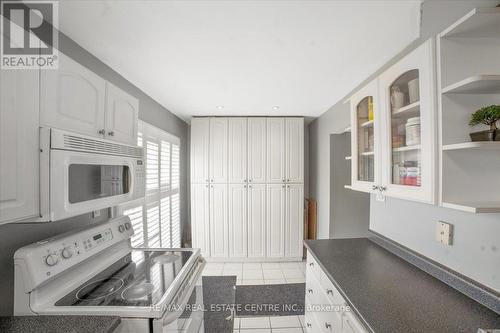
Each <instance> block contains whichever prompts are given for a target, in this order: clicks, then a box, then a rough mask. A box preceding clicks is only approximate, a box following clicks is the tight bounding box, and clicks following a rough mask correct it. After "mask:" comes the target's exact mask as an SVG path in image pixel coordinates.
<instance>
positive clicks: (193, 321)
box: [153, 257, 205, 333]
mask: <svg viewBox="0 0 500 333" xmlns="http://www.w3.org/2000/svg"><path fill="white" fill-rule="evenodd" d="M204 267H205V260H204V259H202V258H201V257H200V259H199V260H198V264H197V265H196V266H195V267H194V268H193V270H195V271H194V272H193V274H190V277H189V278H187V280H188V281H185V284H184V285H183V286H182V287H181V288H180V290H179V292H178V295H176V297H175V298H176V299H177V301H176V302H173V303H172V304H171V305H170V306H168V307H167V311H166V312H165V314H164V315H163V317H162V318H160V319H155V320H153V333H176V332H182V333H203V332H204V326H203V318H204V304H203V286H202V282H201V278H200V277H201V273H202V271H203V268H204Z"/></svg>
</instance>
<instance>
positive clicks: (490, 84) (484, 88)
mask: <svg viewBox="0 0 500 333" xmlns="http://www.w3.org/2000/svg"><path fill="white" fill-rule="evenodd" d="M442 93H443V94H500V75H474V76H471V77H468V78H466V79H464V80H462V81H460V82H457V83H454V84H451V85H449V86H447V87H445V88H443V90H442Z"/></svg>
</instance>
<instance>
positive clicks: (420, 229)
mask: <svg viewBox="0 0 500 333" xmlns="http://www.w3.org/2000/svg"><path fill="white" fill-rule="evenodd" d="M498 3H500V1H498V0H494V1H488V0H471V1H426V2H424V3H423V8H422V10H423V12H422V30H421V39H420V40H418V41H416V42H415V43H413V44H412V45H410V46H409V47H408V49H406V50H404V51H403V52H401V54H399V55H395V57H394V59H392V60H391V61H390V62H388V63H387V64H386V65H385V66H384V67H383V68H381V69H380V70H379V71H377V72H376V73H374V74H373V75H372V76H371V77H369V78H367V79H366V80H365V82H363V83H362V84H360V86H359V87H361V86H363V85H364V84H366V83H367V82H369V81H370V80H371V79H372V78H374V77H375V76H377V75H379V74H380V73H381V72H382V71H383V70H385V69H386V68H387V67H389V66H391V65H392V64H393V63H394V62H396V61H397V60H398V59H400V58H401V57H402V56H403V55H404V54H406V53H407V52H408V51H409V50H410V49H412V48H413V47H414V46H416V45H418V44H419V43H420V42H422V41H423V40H425V39H427V38H429V37H432V36H434V35H435V34H437V33H439V32H440V31H442V30H444V29H445V28H446V27H447V26H449V25H450V24H451V23H453V22H454V21H456V20H457V19H458V18H460V17H462V16H463V15H464V14H466V13H467V12H468V11H470V10H471V9H472V8H475V7H481V6H489V7H492V6H495V5H497V4H498ZM359 87H357V88H356V89H353V91H356V90H357V89H358V88H359ZM348 113H349V110H348V107H347V105H344V104H342V102H339V103H337V104H336V105H334V106H333V107H332V108H330V109H329V110H328V111H327V112H325V113H324V114H323V115H321V116H320V117H319V118H318V119H316V121H314V122H313V123H312V124H311V125H310V128H309V130H310V137H311V143H310V144H311V165H310V178H311V190H310V195H311V197H316V199H317V201H318V223H319V226H318V229H319V230H320V236H321V237H322V238H326V237H328V235H330V237H332V236H335V233H334V234H333V235H331V233H330V228H331V226H330V224H331V221H329V220H328V214H329V209H328V207H327V205H328V204H329V203H330V200H331V198H330V191H329V188H328V186H329V185H328V184H329V183H330V182H328V183H327V184H325V183H326V182H325V181H324V180H325V179H328V178H326V177H328V169H329V165H328V159H327V158H325V156H328V155H325V154H327V153H328V143H329V134H331V133H340V132H341V131H342V129H343V128H344V127H346V126H348V124H349V119H348ZM333 200H335V198H333ZM437 220H444V221H448V222H450V223H452V224H454V227H455V240H454V245H453V246H449V247H444V246H441V245H439V244H438V243H436V242H435V241H434V227H435V222H436V221H437ZM370 228H371V229H372V230H374V231H377V232H379V233H380V234H382V235H384V236H386V237H388V238H391V239H393V240H395V241H396V242H398V243H400V244H402V245H404V246H407V247H408V248H410V249H413V250H415V251H417V252H419V253H421V254H423V255H425V256H427V257H429V258H431V259H433V260H435V261H437V262H439V263H441V264H443V265H445V266H448V267H450V268H452V269H454V270H456V271H458V272H460V273H462V274H464V275H466V276H468V277H470V278H472V279H474V280H476V281H478V282H480V283H483V284H485V285H487V286H489V287H491V288H493V289H495V290H497V291H500V264H499V263H500V238H499V237H498V235H500V214H491V215H474V214H468V213H463V212H458V211H454V210H450V209H445V208H441V207H437V206H433V205H426V204H420V203H416V202H410V201H404V200H397V199H387V201H386V202H377V201H375V200H374V199H373V198H371V201H370Z"/></svg>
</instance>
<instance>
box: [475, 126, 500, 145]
mask: <svg viewBox="0 0 500 333" xmlns="http://www.w3.org/2000/svg"><path fill="white" fill-rule="evenodd" d="M470 138H471V140H472V142H477V141H500V129H497V130H487V131H481V132H474V133H470Z"/></svg>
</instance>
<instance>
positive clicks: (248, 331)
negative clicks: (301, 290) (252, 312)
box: [233, 316, 305, 333]
mask: <svg viewBox="0 0 500 333" xmlns="http://www.w3.org/2000/svg"><path fill="white" fill-rule="evenodd" d="M236 332H238V333H285V332H286V333H303V332H305V329H304V316H280V317H241V318H238V317H237V318H235V319H234V331H233V333H236Z"/></svg>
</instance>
